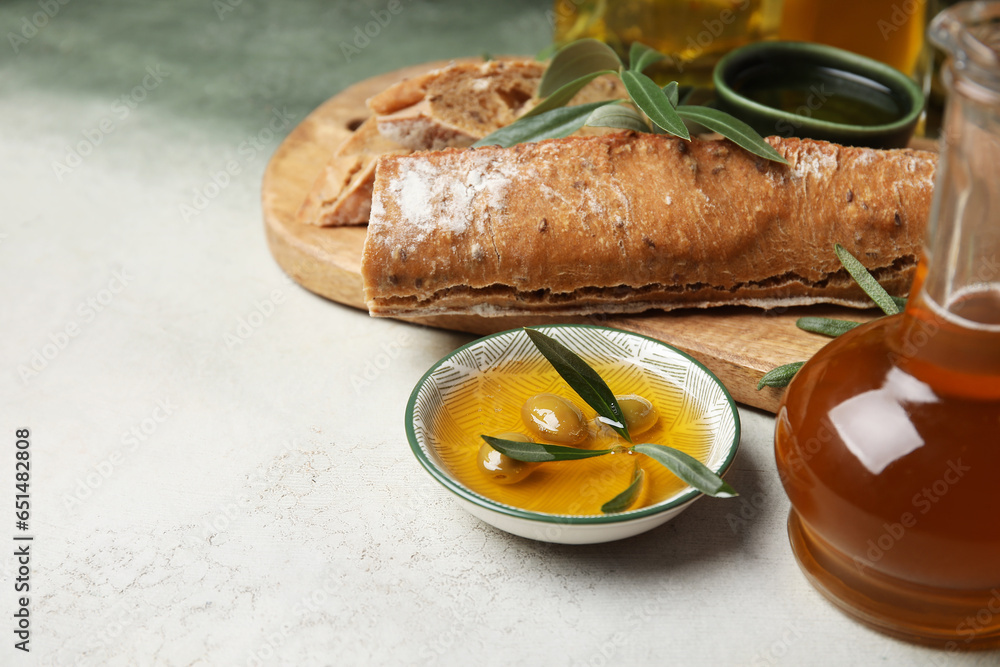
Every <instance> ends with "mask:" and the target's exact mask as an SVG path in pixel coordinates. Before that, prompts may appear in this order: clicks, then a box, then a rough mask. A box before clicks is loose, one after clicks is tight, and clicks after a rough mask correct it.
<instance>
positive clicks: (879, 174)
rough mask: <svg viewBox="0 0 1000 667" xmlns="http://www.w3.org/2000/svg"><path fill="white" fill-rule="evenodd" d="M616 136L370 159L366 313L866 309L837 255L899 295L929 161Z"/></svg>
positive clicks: (914, 154) (913, 249)
mask: <svg viewBox="0 0 1000 667" xmlns="http://www.w3.org/2000/svg"><path fill="white" fill-rule="evenodd" d="M768 142H769V143H770V144H771V145H772V146H774V148H775V149H776V150H777V151H778V152H779V153H781V154H782V155H783V156H784V157H785V158H786V159H787V160H788V162H789V164H788V165H787V166H786V165H783V164H780V163H776V162H769V161H767V160H764V159H762V158H758V157H756V156H754V155H752V154H750V153H748V152H747V151H745V150H743V149H741V148H739V147H737V146H736V145H734V144H732V143H730V142H729V141H727V140H722V141H708V140H698V139H695V140H692V141H690V142H688V141H684V140H681V139H677V138H672V137H666V136H664V135H653V134H645V133H638V134H637V133H632V132H621V133H616V134H609V135H603V136H597V137H576V138H573V137H571V138H566V139H555V140H549V141H542V142H538V143H532V144H521V145H517V146H514V147H512V148H508V149H504V148H499V147H495V146H493V147H484V148H479V149H473V150H464V151H457V150H448V151H442V152H437V153H424V154H416V155H412V156H399V157H384V158H382V159H380V160H379V163H378V167H377V170H376V180H375V190H374V194H373V202H372V212H371V221H370V225H369V229H368V236H367V240H366V243H365V248H364V254H363V258H362V278H363V281H364V292H365V299H366V302H367V305H368V308H369V311H370V312H371V314H372V315H377V316H393V317H410V316H427V315H445V314H478V315H485V316H502V315H529V314H531V315H559V316H570V315H586V314H590V313H593V312H608V313H633V312H640V311H643V310H647V309H651V308H657V309H663V310H669V309H673V308H691V307H694V308H705V307H709V306H718V305H748V306H757V307H761V308H771V307H776V306H791V305H804V304H811V303H818V302H824V303H836V304H842V305H846V306H854V307H869V306H870V305H871V304H870V301H869V300H868V298H867V297H866V296H865V295H864V293H863V292H862V291H861V290H860V289H859V288H858V287H857V285H856V284H855V283H854V281H853V280H852V279H851V278H850V277H849V276H848V275H847V273H846V271H844V270H843V269H842V267H841V266H840V264H839V262H838V260H837V259H836V257H835V255H834V253H833V245H834V244H835V243H840V244H841V245H843V246H844V247H845V248H846V249H847V250H849V251H850V252H851V253H853V254H854V255H855V256H856V257H858V258H859V259H860V260H861V261H862V262H863V263H864V264H865V265H866V266H867V267H868V268H869V269H870V270H872V272H873V274H874V275H875V277H876V278H877V279H878V280H879V281H880V282H881V283H882V284H883V286H885V287H886V289H887V290H888V291H889V292H890V293H891V294H895V295H901V294H904V293H905V292H906V290H907V289H908V287H909V283H910V281H911V278H912V275H913V271H914V269H915V266H916V263H917V258H918V256H919V253H920V247H921V241H922V237H923V233H924V229H925V227H926V223H927V218H928V215H929V210H930V203H931V192H932V189H933V180H934V172H935V168H936V164H937V156H936V155H934V154H933V153H927V152H923V151H916V150H910V149H898V150H888V151H884V150H873V149H867V148H851V147H846V146H839V145H837V144H831V143H827V142H823V141H812V140H808V139H803V140H800V139H782V138H780V137H769V138H768Z"/></svg>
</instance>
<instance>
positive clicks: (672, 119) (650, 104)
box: [620, 70, 691, 139]
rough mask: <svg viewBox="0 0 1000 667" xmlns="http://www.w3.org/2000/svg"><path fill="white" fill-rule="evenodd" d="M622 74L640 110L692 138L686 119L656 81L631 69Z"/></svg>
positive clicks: (682, 136)
mask: <svg viewBox="0 0 1000 667" xmlns="http://www.w3.org/2000/svg"><path fill="white" fill-rule="evenodd" d="M620 76H621V79H622V83H624V84H625V90H627V91H628V94H629V97H631V98H632V101H633V102H634V103H635V105H636V106H637V107H639V110H640V111H642V112H643V113H644V114H646V115H647V116H648V117H649V119H650V120H651V121H653V124H655V125H656V126H657V127H660V128H662V129H664V130H666V131H667V132H669V133H670V134H673V135H674V136H678V137H681V138H682V139H690V138H691V134H690V133H689V132H688V129H687V128H686V127H685V126H684V121H683V120H681V118H680V116H678V115H677V111H676V110H675V109H674V107H673V105H672V104H671V103H670V100H669V99H668V98H667V94H666V93H664V92H663V91H662V90H661V89H660V87H659V86H657V85H656V82H655V81H653V80H652V79H650V78H649V77H648V76H646V75H645V74H643V73H641V72H633V71H631V70H626V71H624V72H622V73H621V75H620Z"/></svg>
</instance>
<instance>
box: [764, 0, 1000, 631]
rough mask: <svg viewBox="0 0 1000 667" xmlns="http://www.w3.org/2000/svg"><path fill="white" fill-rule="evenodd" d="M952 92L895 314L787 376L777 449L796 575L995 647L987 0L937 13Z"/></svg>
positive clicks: (995, 291) (995, 140) (995, 116)
mask: <svg viewBox="0 0 1000 667" xmlns="http://www.w3.org/2000/svg"><path fill="white" fill-rule="evenodd" d="M929 37H930V39H931V41H933V42H934V43H935V44H936V45H938V46H939V47H941V48H942V49H944V50H945V51H947V52H948V54H949V56H950V58H949V60H948V62H947V64H946V67H945V78H946V82H947V85H948V87H949V98H948V103H947V108H946V114H945V126H944V133H943V148H942V154H941V159H940V162H939V166H938V174H937V183H936V187H935V193H934V204H933V207H932V212H931V225H930V229H929V231H928V242H927V243H926V244H925V248H924V253H923V256H922V257H921V259H920V264H919V266H918V269H917V274H916V278H915V281H914V284H913V287H912V288H911V291H910V300H909V302H908V304H907V306H906V309H905V312H903V313H902V314H900V315H896V316H893V317H887V318H883V319H880V320H876V321H875V322H873V323H871V324H868V325H865V326H862V327H858V328H857V329H854V330H853V331H851V332H849V333H847V334H845V335H843V336H841V337H839V338H837V339H835V340H834V341H833V342H831V343H830V344H829V345H828V346H826V347H825V348H824V349H823V350H821V351H820V352H819V353H818V354H817V355H816V356H815V357H813V358H812V359H811V360H810V361H809V362H808V363H806V365H805V366H803V367H802V369H801V370H800V371H799V373H798V375H797V376H796V377H795V379H794V380H793V382H792V383H791V384H790V385H789V387H788V390H787V392H786V393H785V396H784V398H783V400H782V404H781V407H780V409H779V412H778V415H777V421H776V429H775V455H776V458H777V465H778V471H779V474H780V475H781V479H782V483H783V485H784V487H785V491H786V493H787V494H788V497H789V499H790V500H791V503H792V510H791V512H790V515H789V521H788V531H789V538H790V541H791V543H792V549H793V551H794V553H795V556H796V558H797V560H798V562H799V565H800V566H801V568H802V570H803V571H804V573H805V574H806V576H807V578H808V579H809V580H810V581H811V582H812V584H813V585H814V586H816V588H817V589H819V590H820V591H821V592H822V593H823V594H825V595H826V597H827V598H829V599H830V600H831V601H832V602H834V603H835V604H836V605H837V606H838V607H840V608H841V609H842V610H843V611H845V612H847V613H848V614H850V615H852V616H854V617H855V618H857V619H859V620H861V621H863V622H865V623H867V624H869V625H870V626H873V627H875V628H877V629H880V630H882V631H884V632H887V633H890V634H893V635H896V636H899V637H903V638H906V639H909V640H911V641H916V642H921V643H928V644H935V645H939V646H943V647H944V648H947V649H961V648H966V647H974V646H975V647H993V646H1000V491H998V485H1000V3H985V2H983V3H967V4H963V5H957V6H955V7H953V8H951V9H949V10H946V11H945V12H944V13H943V14H941V15H939V16H938V17H937V18H936V19H935V20H934V22H933V23H932V24H931V27H930V31H929Z"/></svg>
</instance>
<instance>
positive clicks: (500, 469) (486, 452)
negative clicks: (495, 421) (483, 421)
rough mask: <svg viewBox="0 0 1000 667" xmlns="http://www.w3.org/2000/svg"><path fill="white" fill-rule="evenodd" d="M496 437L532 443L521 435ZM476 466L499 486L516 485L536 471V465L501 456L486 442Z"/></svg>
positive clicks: (508, 434) (502, 434)
mask: <svg viewBox="0 0 1000 667" xmlns="http://www.w3.org/2000/svg"><path fill="white" fill-rule="evenodd" d="M496 437H498V438H500V439H502V440H516V441H518V442H531V438H529V437H527V436H525V435H521V434H520V433H500V434H499V435H497V436H496ZM476 464H477V465H478V466H479V469H480V470H481V471H482V472H483V474H484V475H486V476H487V477H489V478H490V479H492V480H493V481H494V482H496V483H497V484H516V483H517V482H520V481H521V480H522V479H524V478H525V477H527V476H528V475H530V474H531V471H532V470H534V469H535V464H534V463H528V462H526V461H517V460H515V459H512V458H510V457H509V456H507V455H506V454H501V453H500V452H498V451H497V450H495V449H493V448H492V447H490V446H489V444H488V443H485V442H484V443H483V445H482V447H480V448H479V458H478V459H476Z"/></svg>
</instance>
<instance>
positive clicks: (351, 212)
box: [296, 118, 410, 227]
mask: <svg viewBox="0 0 1000 667" xmlns="http://www.w3.org/2000/svg"><path fill="white" fill-rule="evenodd" d="M409 152H410V151H409V150H408V149H406V148H403V147H402V146H400V145H399V144H397V143H395V142H393V141H390V140H388V139H386V138H385V137H383V136H382V135H381V134H379V131H378V124H377V123H376V122H375V119H374V118H369V119H368V120H366V121H365V122H364V123H362V124H361V126H360V127H358V129H357V130H355V131H354V133H353V134H352V135H351V136H350V137H348V138H347V140H346V141H344V143H343V144H341V145H340V147H339V148H338V149H337V151H336V152H335V153H334V155H333V158H332V159H331V160H330V162H329V163H328V164H327V165H326V167H325V168H324V169H323V172H322V173H321V174H320V176H319V178H317V179H316V182H315V184H314V185H313V187H312V188H311V189H310V190H309V194H308V195H307V196H306V200H305V202H303V204H302V206H301V207H300V208H299V212H298V215H297V216H296V217H297V219H298V221H299V222H301V223H304V224H311V225H319V226H321V227H332V226H336V225H363V224H366V223H367V222H368V214H369V211H371V206H372V186H374V184H375V162H376V160H378V158H379V157H380V156H382V155H403V154H407V153H409Z"/></svg>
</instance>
